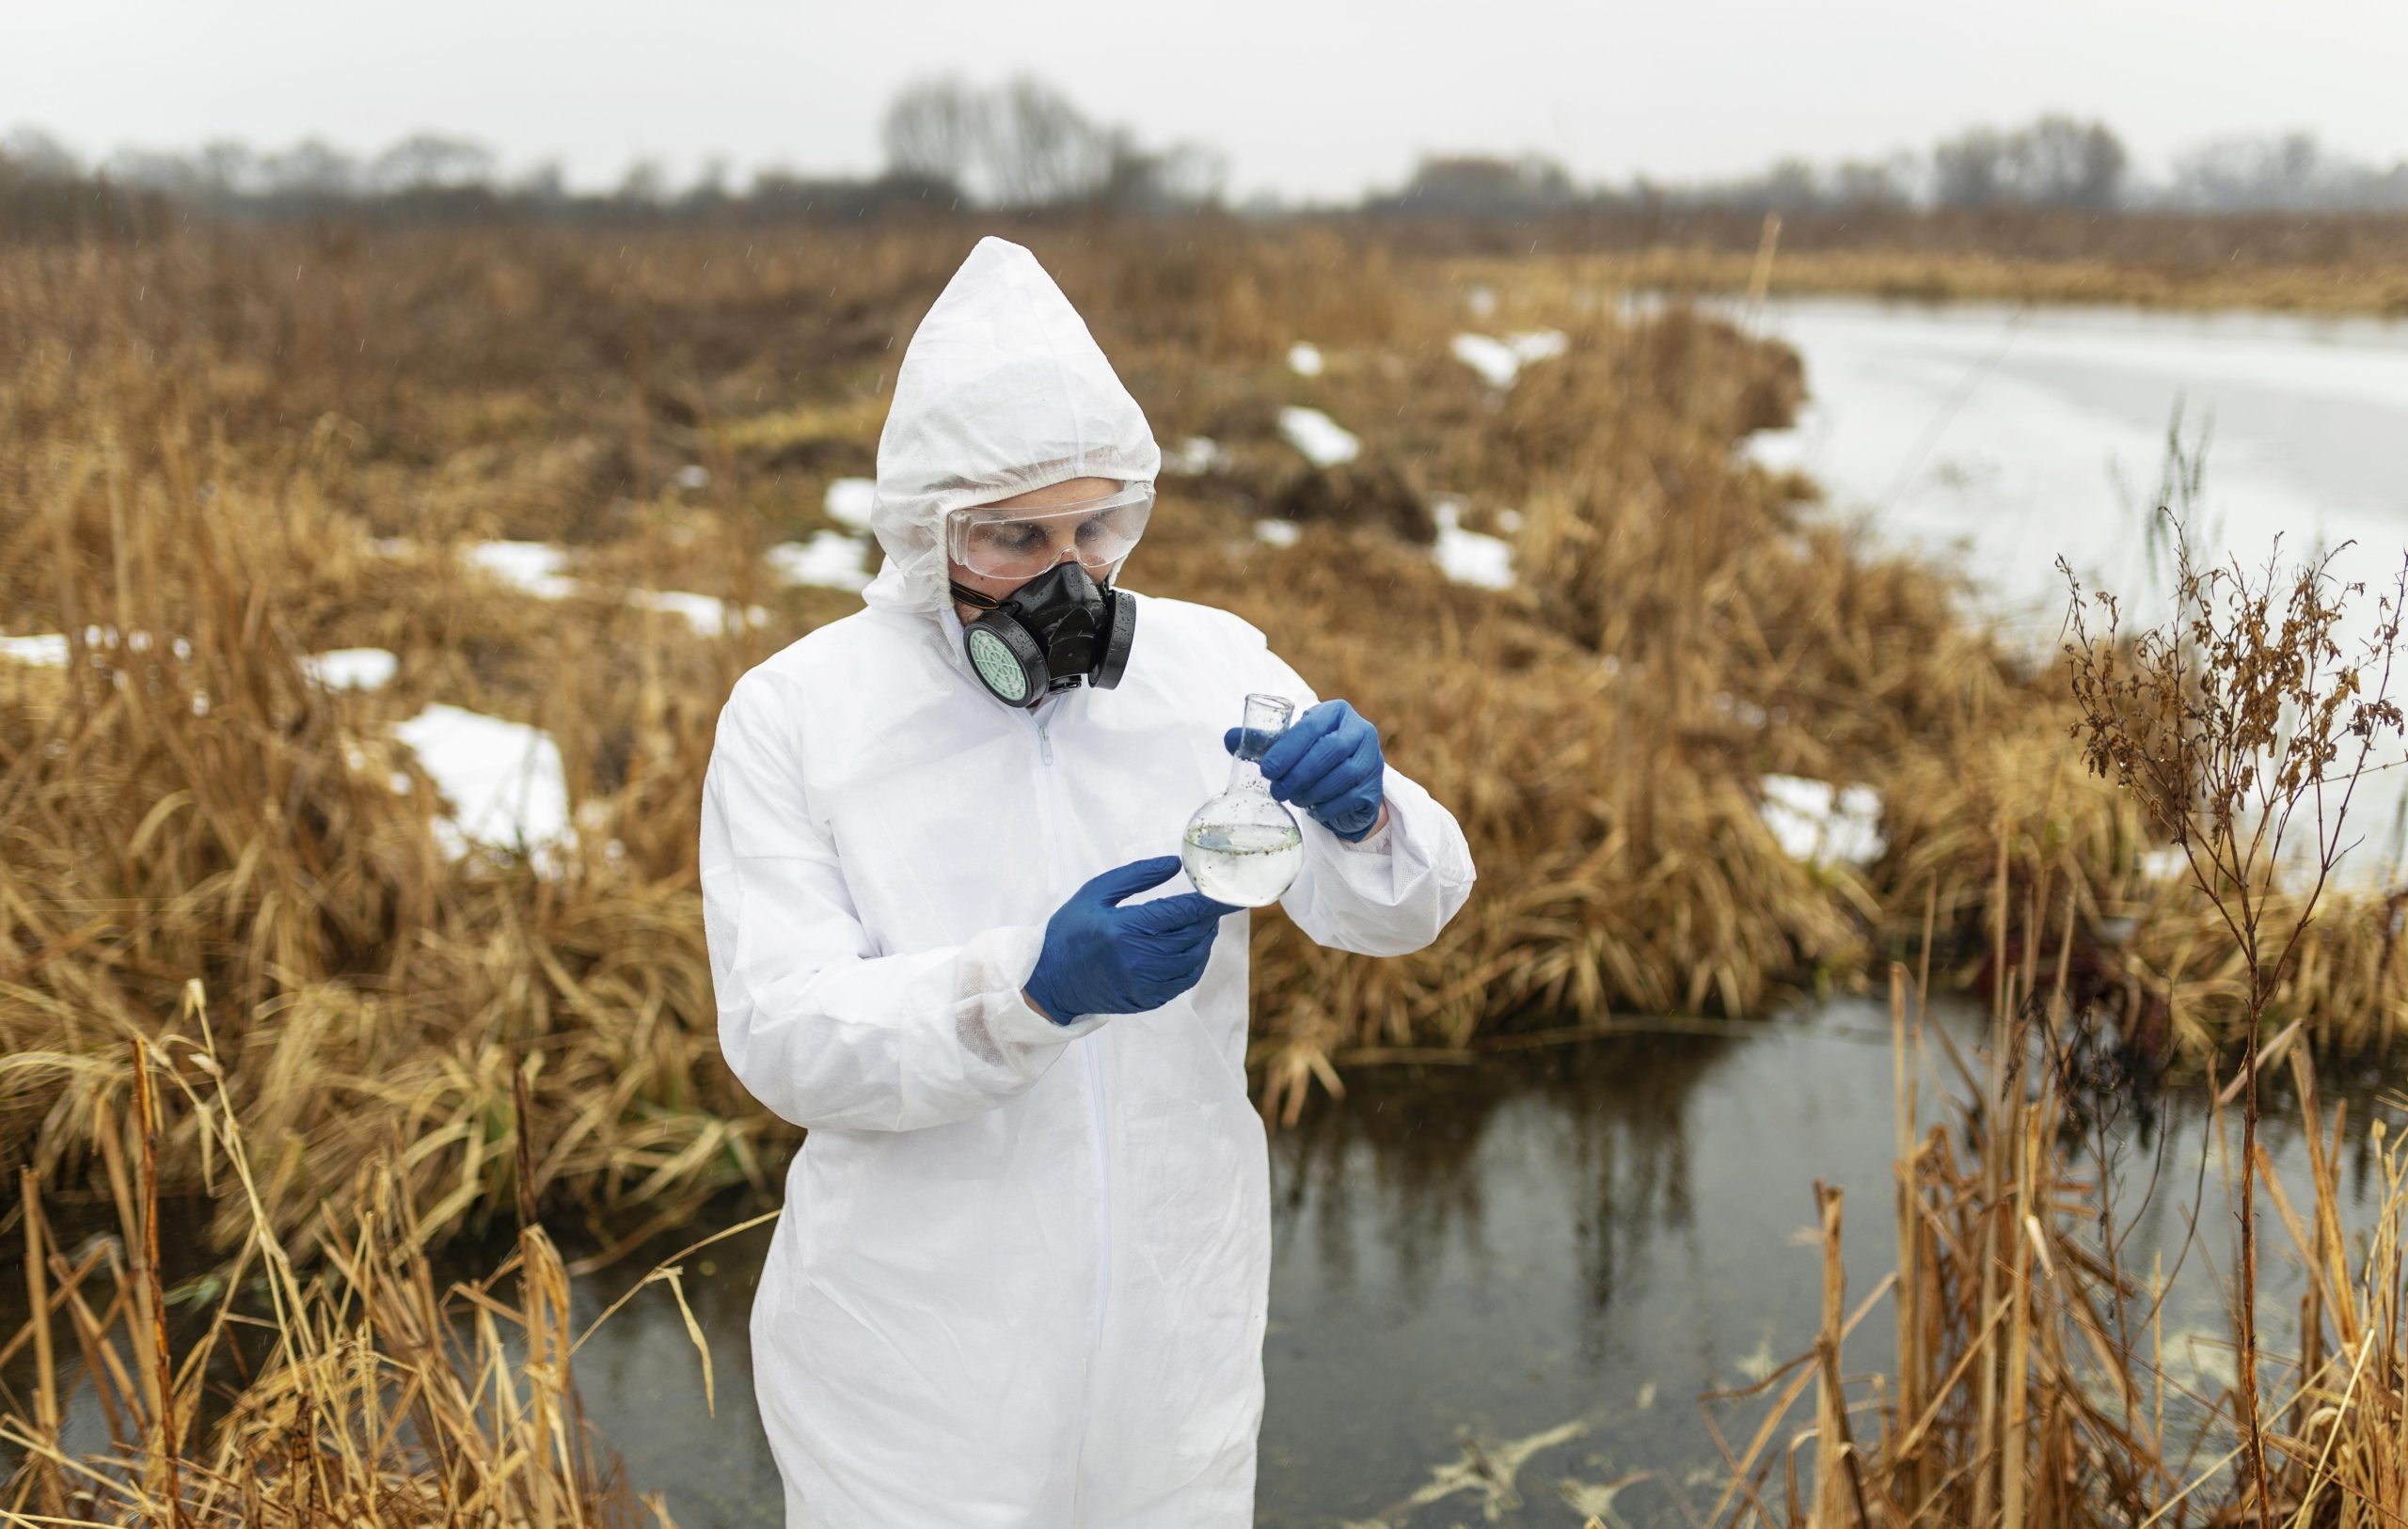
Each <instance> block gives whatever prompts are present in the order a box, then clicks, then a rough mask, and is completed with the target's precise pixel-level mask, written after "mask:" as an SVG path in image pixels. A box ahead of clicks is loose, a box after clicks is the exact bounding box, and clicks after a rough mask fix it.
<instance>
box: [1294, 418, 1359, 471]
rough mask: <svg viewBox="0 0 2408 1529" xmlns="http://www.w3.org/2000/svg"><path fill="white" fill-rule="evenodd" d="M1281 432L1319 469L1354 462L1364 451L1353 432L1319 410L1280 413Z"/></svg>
mask: <svg viewBox="0 0 2408 1529" xmlns="http://www.w3.org/2000/svg"><path fill="white" fill-rule="evenodd" d="M1279 433H1280V434H1282V435H1284V436H1286V437H1287V439H1288V444H1289V445H1290V446H1292V447H1294V448H1295V449H1297V450H1299V451H1302V452H1303V453H1304V454H1305V459H1306V460H1307V461H1308V462H1310V463H1311V464H1312V465H1314V466H1316V467H1335V466H1337V465H1339V463H1341V462H1352V461H1354V460H1355V457H1356V456H1357V455H1358V454H1360V452H1361V451H1362V449H1363V443H1362V442H1361V441H1359V440H1356V439H1355V435H1354V433H1353V432H1351V431H1349V430H1347V429H1345V428H1344V427H1343V426H1341V425H1339V422H1338V421H1337V420H1335V419H1332V418H1330V417H1329V416H1327V415H1325V414H1323V413H1322V412H1321V411H1320V410H1319V409H1306V408H1299V407H1295V406H1292V405H1291V406H1290V407H1288V408H1285V409H1282V410H1280V411H1279Z"/></svg>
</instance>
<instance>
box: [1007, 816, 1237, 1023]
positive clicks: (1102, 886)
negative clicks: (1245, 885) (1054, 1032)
mask: <svg viewBox="0 0 2408 1529" xmlns="http://www.w3.org/2000/svg"><path fill="white" fill-rule="evenodd" d="M1175 875H1179V857H1178V856H1176V855H1162V856H1157V857H1156V858H1155V859H1150V860H1132V861H1131V862H1130V863H1128V864H1127V865H1123V866H1119V867H1117V868H1115V869H1113V870H1110V871H1106V872H1105V873H1104V874H1103V875H1100V876H1098V877H1096V878H1095V879H1094V880H1092V881H1090V882H1088V883H1087V884H1086V885H1085V886H1084V887H1081V888H1080V889H1079V890H1078V891H1074V892H1072V893H1071V894H1070V899H1069V902H1067V903H1064V904H1063V905H1062V906H1060V907H1058V908H1056V909H1055V910H1054V917H1053V918H1051V919H1049V920H1047V921H1046V923H1045V948H1044V949H1043V950H1042V951H1040V952H1038V956H1037V969H1036V970H1035V971H1033V972H1031V973H1029V978H1028V986H1027V987H1026V988H1024V989H1022V991H1024V992H1025V993H1026V994H1027V995H1028V1001H1030V1002H1031V1003H1034V1004H1035V1005H1037V1007H1038V1009H1039V1010H1041V1011H1043V1013H1044V1015H1045V1017H1047V1018H1048V1019H1051V1020H1053V1021H1054V1023H1055V1024H1057V1025H1067V1024H1069V1022H1070V1021H1071V1020H1073V1019H1076V1018H1079V1017H1082V1016H1084V1015H1090V1014H1143V1013H1145V1012H1146V1011H1147V1010H1149V1009H1158V1008H1161V1007H1162V1006H1163V1005H1164V1004H1165V1003H1167V1002H1169V1001H1171V1000H1172V999H1175V998H1177V997H1178V996H1179V995H1180V994H1181V993H1184V992H1186V991H1187V990H1188V989H1189V988H1191V987H1193V986H1195V985H1196V983H1197V982H1199V981H1201V980H1202V978H1203V976H1204V963H1205V962H1206V961H1207V960H1209V959H1211V957H1212V937H1213V936H1214V935H1216V934H1218V933H1220V929H1221V918H1222V916H1223V915H1224V914H1228V913H1235V912H1236V911H1238V910H1237V909H1236V908H1234V907H1231V906H1229V905H1228V904H1227V903H1216V902H1214V901H1212V899H1211V898H1209V897H1207V896H1205V895H1204V894H1203V893H1202V892H1182V893H1180V895H1179V896H1176V897H1158V898H1155V899H1154V900H1153V901H1152V902H1150V903H1139V904H1138V905H1137V906H1134V907H1122V906H1120V904H1121V902H1122V900H1124V899H1126V898H1130V897H1134V896H1136V895H1137V894H1138V893H1139V892H1141V891H1145V890H1146V889H1147V888H1149V887H1159V886H1161V885H1162V884H1163V883H1164V882H1165V881H1168V880H1169V879H1170V878H1171V877H1173V876H1175Z"/></svg>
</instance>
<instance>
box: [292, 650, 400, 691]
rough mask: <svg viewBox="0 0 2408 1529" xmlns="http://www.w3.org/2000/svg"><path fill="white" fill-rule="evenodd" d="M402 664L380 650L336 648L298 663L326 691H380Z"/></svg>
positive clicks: (390, 681) (390, 680) (314, 654)
mask: <svg viewBox="0 0 2408 1529" xmlns="http://www.w3.org/2000/svg"><path fill="white" fill-rule="evenodd" d="M401 667H402V661H401V660H400V659H399V658H396V657H395V656H393V654H391V653H389V652H388V651H387V650H385V649H383V648H337V649H334V650H333V651H332V652H329V653H313V654H309V656H307V657H305V658H303V659H302V660H301V670H302V672H303V673H305V674H307V675H309V678H311V679H312V680H315V681H316V682H317V683H318V684H319V685H321V686H325V688H326V689H329V690H382V689H383V688H385V686H388V685H390V684H392V683H393V676H394V675H395V674H397V673H399V672H400V671H401Z"/></svg>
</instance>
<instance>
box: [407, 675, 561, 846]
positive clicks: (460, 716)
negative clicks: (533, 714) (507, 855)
mask: <svg viewBox="0 0 2408 1529" xmlns="http://www.w3.org/2000/svg"><path fill="white" fill-rule="evenodd" d="M393 735H394V736H395V737H396V738H398V739H400V740H401V741H402V742H403V743H404V744H405V745H407V746H408V747H409V749H410V750H411V752H413V753H415V754H416V755H418V762H419V764H421V765H422V766H424V767H425V770H426V773H427V774H428V775H429V776H430V777H432V778H433V779H434V781H435V786H436V790H437V791H439V792H441V793H442V795H443V799H444V800H445V801H446V802H448V803H449V804H450V805H451V808H452V812H451V814H450V815H449V816H448V817H442V818H437V819H436V824H435V831H436V840H437V842H438V843H440V844H441V845H442V847H443V851H444V853H445V854H446V855H449V856H450V857H451V858H452V859H459V858H460V857H461V856H463V855H466V854H467V852H468V849H469V847H470V846H471V845H475V844H490V845H494V846H498V847H499V848H503V849H514V850H522V851H524V852H525V853H526V854H527V855H528V857H529V858H530V859H531V860H532V861H533V862H534V864H535V867H536V869H538V870H540V871H543V872H545V873H547V874H550V873H551V872H553V871H555V870H557V869H558V867H559V863H560V861H559V857H560V854H561V852H562V851H563V850H565V849H567V848H569V847H571V846H573V845H574V844H575V843H576V837H577V836H576V830H575V829H573V828H571V827H570V826H569V811H568V777H567V774H566V772H565V771H564V770H563V769H562V766H561V751H560V746H559V745H558V744H556V743H554V742H553V741H552V737H551V734H550V733H546V732H544V731H543V730H542V729H540V728H531V727H529V726H527V725H526V724H525V723H523V722H512V721H506V720H504V719H503V718H501V717H486V716H483V715H482V714H481V713H477V712H472V711H467V710H463V709H462V708H460V707H458V706H445V705H439V704H438V705H433V706H429V707H427V708H426V710H424V711H422V712H420V713H419V714H418V715H417V716H416V717H411V718H409V719H408V720H407V721H404V722H403V723H401V724H400V725H398V726H396V727H395V728H394V729H393Z"/></svg>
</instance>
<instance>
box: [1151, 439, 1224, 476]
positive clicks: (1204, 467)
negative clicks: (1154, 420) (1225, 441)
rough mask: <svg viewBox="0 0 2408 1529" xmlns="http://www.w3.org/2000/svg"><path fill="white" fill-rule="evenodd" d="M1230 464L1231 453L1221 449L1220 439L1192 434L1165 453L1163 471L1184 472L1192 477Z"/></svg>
mask: <svg viewBox="0 0 2408 1529" xmlns="http://www.w3.org/2000/svg"><path fill="white" fill-rule="evenodd" d="M1228 465H1229V454H1228V452H1227V451H1224V450H1222V449H1221V445H1220V443H1219V442H1218V441H1215V440H1213V439H1212V437H1210V436H1208V435H1190V436H1189V437H1187V439H1185V440H1183V441H1181V442H1180V443H1179V445H1178V446H1176V447H1174V448H1173V449H1170V450H1168V451H1165V452H1164V453H1163V471H1164V472H1168V473H1182V474H1185V475H1186V476H1188V477H1190V478H1193V477H1196V475H1198V474H1200V473H1208V472H1220V471H1222V470H1223V469H1225V468H1227V467H1228Z"/></svg>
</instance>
